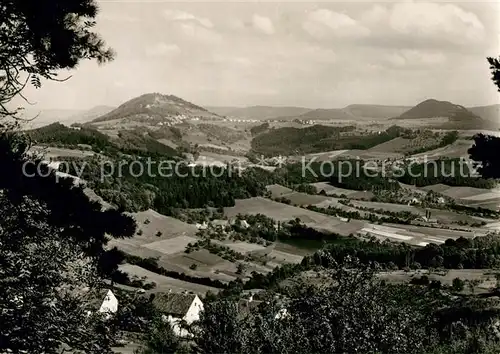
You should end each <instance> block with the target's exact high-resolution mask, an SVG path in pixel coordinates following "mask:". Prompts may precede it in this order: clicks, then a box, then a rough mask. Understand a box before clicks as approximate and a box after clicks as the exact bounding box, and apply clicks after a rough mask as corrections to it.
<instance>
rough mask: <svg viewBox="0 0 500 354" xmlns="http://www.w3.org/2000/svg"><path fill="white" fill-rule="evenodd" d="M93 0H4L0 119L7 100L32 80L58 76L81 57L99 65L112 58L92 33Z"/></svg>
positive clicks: (0, 28)
mask: <svg viewBox="0 0 500 354" xmlns="http://www.w3.org/2000/svg"><path fill="white" fill-rule="evenodd" d="M96 15H97V4H96V2H95V1H94V0H67V1H62V0H48V1H38V0H22V1H21V0H3V1H2V2H1V3H0V117H2V116H10V115H13V114H15V113H17V111H11V110H10V109H8V108H7V106H6V104H7V103H9V102H10V101H11V100H12V98H14V97H16V96H18V95H21V96H22V92H21V91H22V90H23V89H24V87H25V86H26V85H27V84H29V83H31V84H33V85H35V87H40V86H41V80H42V79H49V80H58V78H57V73H56V71H57V70H61V69H73V68H75V67H76V65H77V64H78V63H79V62H80V60H82V59H96V60H97V61H98V62H99V63H103V62H106V61H108V60H111V59H112V58H113V52H112V50H111V49H109V48H106V46H105V43H104V42H103V40H102V39H101V38H100V37H99V35H98V34H96V33H94V32H92V28H93V27H94V26H95V17H96Z"/></svg>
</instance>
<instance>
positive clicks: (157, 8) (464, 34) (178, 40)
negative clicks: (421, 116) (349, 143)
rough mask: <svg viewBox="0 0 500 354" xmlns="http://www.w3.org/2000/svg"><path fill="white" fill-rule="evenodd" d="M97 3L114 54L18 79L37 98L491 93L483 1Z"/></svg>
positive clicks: (494, 35)
mask: <svg viewBox="0 0 500 354" xmlns="http://www.w3.org/2000/svg"><path fill="white" fill-rule="evenodd" d="M99 3H100V8H101V10H100V14H99V16H98V19H97V22H98V26H97V27H96V30H97V31H98V32H99V33H101V35H102V37H103V38H104V39H105V40H106V42H107V44H108V45H110V46H111V47H113V48H114V49H115V50H116V52H117V57H116V59H115V60H114V61H113V62H111V63H109V64H106V65H104V66H98V65H97V64H95V63H92V62H85V63H82V64H81V65H80V66H79V67H78V69H77V70H76V71H74V72H72V75H73V77H72V78H71V79H70V80H69V81H67V82H65V83H50V82H49V83H45V84H44V86H43V87H42V89H39V90H35V89H29V90H27V92H26V94H27V96H28V98H29V99H30V100H31V101H34V102H36V103H37V107H39V108H42V109H43V108H45V109H48V108H60V109H87V108H91V107H93V106H96V105H119V104H121V103H123V102H124V101H126V100H128V99H130V98H133V97H135V96H138V95H141V94H143V93H148V92H160V93H165V94H174V95H177V96H179V97H182V98H184V99H186V100H188V101H191V102H193V103H196V104H199V105H205V106H207V105H219V106H246V105H257V104H259V105H280V106H285V105H294V106H305V107H312V108H316V107H324V108H333V107H343V106H346V105H349V104H352V103H373V104H391V105H414V104H417V103H418V102H420V101H422V100H425V99H427V98H436V99H441V100H449V101H452V102H454V103H457V104H462V105H466V106H470V105H482V104H492V103H497V102H499V100H500V93H497V92H496V88H495V87H494V86H493V84H492V83H491V81H490V73H489V69H488V63H487V62H486V59H485V57H486V56H498V55H500V48H499V47H500V21H499V20H500V17H499V16H500V11H499V6H498V4H497V3H495V2H493V1H491V2H481V3H473V2H462V3H460V2H457V3H452V2H446V3H445V2H437V3H428V2H426V3H417V2H384V3H374V2H350V3H348V2H321V3H312V2H307V3H306V2H280V3H262V2H261V3H256V2H249V1H247V2H209V1H207V2H196V3H193V2H184V3H183V2H168V1H162V2H145V1H135V2H125V1H116V2H110V1H100V2H99ZM61 75H62V76H64V74H61Z"/></svg>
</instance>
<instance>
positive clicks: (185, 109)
mask: <svg viewBox="0 0 500 354" xmlns="http://www.w3.org/2000/svg"><path fill="white" fill-rule="evenodd" d="M179 117H185V118H200V119H220V116H218V115H217V114H215V113H212V112H209V111H208V110H206V109H205V108H203V107H200V106H197V105H195V104H193V103H191V102H188V101H185V100H183V99H182V98H179V97H177V96H174V95H163V94H160V93H148V94H144V95H141V96H139V97H136V98H133V99H131V100H129V101H127V102H125V103H123V104H122V105H120V106H119V107H118V108H116V109H114V110H112V111H111V112H109V113H107V114H105V115H103V116H101V117H99V118H96V119H94V120H93V121H92V123H100V122H107V121H111V120H124V119H127V120H128V121H136V122H144V123H153V124H156V123H159V122H170V121H173V120H175V119H176V118H179Z"/></svg>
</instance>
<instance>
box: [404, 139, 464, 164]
mask: <svg viewBox="0 0 500 354" xmlns="http://www.w3.org/2000/svg"><path fill="white" fill-rule="evenodd" d="M473 143H474V142H473V141H472V140H465V139H459V140H457V141H456V142H454V143H453V144H450V145H447V146H445V147H441V148H437V149H434V150H430V151H426V152H422V153H419V154H415V155H412V156H411V158H419V159H422V158H424V157H427V158H428V159H438V158H442V157H447V158H450V159H453V158H460V157H466V158H467V157H468V156H469V153H468V152H467V150H468V149H469V148H470V147H471V146H472V144H473Z"/></svg>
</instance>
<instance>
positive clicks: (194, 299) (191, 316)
mask: <svg viewBox="0 0 500 354" xmlns="http://www.w3.org/2000/svg"><path fill="white" fill-rule="evenodd" d="M153 306H155V307H156V308H157V309H158V310H159V311H160V312H161V313H162V315H163V318H164V320H166V321H168V322H169V323H170V324H171V325H172V329H173V331H174V333H175V334H176V335H177V336H180V337H186V336H189V332H187V330H185V329H182V328H181V322H185V323H187V324H191V323H193V322H194V321H197V320H198V319H199V318H200V313H201V311H203V302H202V301H201V300H200V298H199V297H198V295H195V294H187V293H172V292H168V293H159V294H156V295H155V296H154V298H153Z"/></svg>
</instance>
